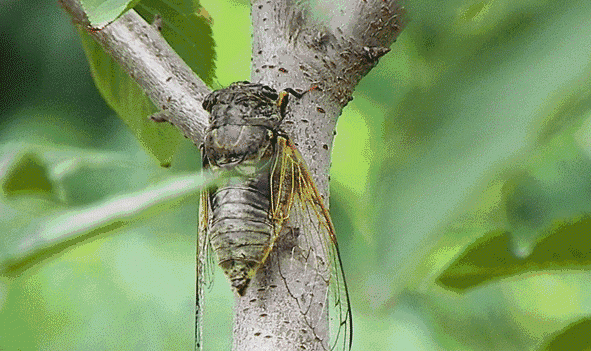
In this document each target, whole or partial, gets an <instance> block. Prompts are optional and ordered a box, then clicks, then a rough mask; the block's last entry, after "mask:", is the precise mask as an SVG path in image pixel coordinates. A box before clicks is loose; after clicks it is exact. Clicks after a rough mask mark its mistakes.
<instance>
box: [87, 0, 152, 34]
mask: <svg viewBox="0 0 591 351" xmlns="http://www.w3.org/2000/svg"><path fill="white" fill-rule="evenodd" d="M140 1H141V0H80V3H81V4H82V8H83V9H84V11H85V12H86V15H87V16H88V20H89V21H90V24H91V25H92V27H93V28H97V29H102V28H104V27H105V26H106V25H107V24H109V23H111V22H113V21H114V20H115V19H117V18H118V17H119V16H121V15H122V14H123V13H124V12H125V11H126V10H128V9H130V8H133V7H134V6H135V5H136V4H137V3H138V2H140Z"/></svg>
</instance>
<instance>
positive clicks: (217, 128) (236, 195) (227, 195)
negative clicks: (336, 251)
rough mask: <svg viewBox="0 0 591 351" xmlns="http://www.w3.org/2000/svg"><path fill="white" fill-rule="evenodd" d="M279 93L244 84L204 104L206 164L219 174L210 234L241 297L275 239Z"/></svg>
mask: <svg viewBox="0 0 591 351" xmlns="http://www.w3.org/2000/svg"><path fill="white" fill-rule="evenodd" d="M233 88H236V89H233ZM277 97H278V95H277V93H276V92H275V91H274V90H272V89H270V88H268V87H265V86H262V85H259V84H250V83H248V84H247V83H242V82H241V83H235V84H233V85H231V86H230V87H229V88H226V89H224V90H218V91H216V92H214V93H212V94H210V95H209V96H208V97H207V98H206V99H205V102H204V104H203V105H204V107H205V108H206V110H208V111H209V112H210V115H211V120H210V128H209V129H208V131H207V133H206V137H205V141H204V145H203V157H204V166H205V167H206V168H209V169H211V170H212V171H213V172H214V173H216V174H217V175H218V176H219V178H218V182H217V185H216V187H214V188H212V189H210V190H209V192H208V196H209V198H208V200H209V203H210V206H211V218H210V224H209V229H208V235H207V236H208V238H209V240H210V243H211V246H212V248H213V250H214V251H215V253H216V254H217V259H218V264H219V266H220V267H221V268H222V269H223V270H224V273H225V274H226V276H227V277H228V278H229V279H230V281H231V283H232V286H233V287H234V288H235V289H236V291H237V292H238V294H240V295H243V294H244V291H245V289H246V288H247V287H248V283H249V282H250V279H251V278H252V276H253V275H254V274H255V273H256V270H257V269H258V267H259V266H260V265H261V264H262V263H263V262H264V260H265V258H266V257H267V255H268V254H269V251H270V250H271V249H272V246H273V241H274V223H273V222H272V220H271V215H270V207H271V196H272V195H271V191H272V190H271V189H270V188H271V187H270V177H271V171H272V166H273V164H274V163H275V162H274V161H275V157H276V156H275V155H276V149H275V148H276V140H277V138H276V136H277V128H278V124H279V122H280V121H281V115H280V114H281V111H280V109H279V106H277V104H276V99H277Z"/></svg>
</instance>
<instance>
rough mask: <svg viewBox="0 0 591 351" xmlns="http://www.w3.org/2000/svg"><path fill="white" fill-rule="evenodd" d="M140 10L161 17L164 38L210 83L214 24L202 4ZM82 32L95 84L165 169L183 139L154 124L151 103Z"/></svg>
mask: <svg viewBox="0 0 591 351" xmlns="http://www.w3.org/2000/svg"><path fill="white" fill-rule="evenodd" d="M136 9H137V10H138V12H139V13H140V14H141V15H142V16H143V17H144V19H146V20H148V21H151V20H152V19H153V17H154V15H155V14H157V13H158V14H161V16H162V20H163V27H162V35H163V36H164V38H165V39H166V40H167V41H168V43H169V44H170V45H171V46H172V48H173V49H174V50H175V51H176V52H177V53H178V54H179V55H180V56H181V58H183V60H184V61H185V62H186V63H187V64H188V65H189V66H190V67H191V69H192V70H193V71H194V72H195V73H196V74H197V75H199V77H200V78H201V79H202V80H203V81H204V82H205V83H206V84H211V82H212V81H213V76H214V58H215V51H214V42H213V39H212V34H211V28H210V24H211V23H210V20H209V18H208V15H207V12H206V11H205V10H204V9H203V8H201V7H200V6H199V4H198V2H196V1H192V0H176V1H166V2H164V1H157V0H144V1H142V2H141V3H140V4H139V5H138V6H137V7H136ZM79 33H80V37H81V39H82V45H83V47H84V51H85V53H86V57H87V59H88V62H89V63H90V69H91V72H92V76H93V79H94V82H95V84H96V86H97V88H98V89H99V91H100V93H101V95H102V96H103V98H104V99H105V101H106V102H107V104H108V105H109V106H110V107H111V108H113V110H115V112H116V113H117V115H118V116H119V117H120V118H121V119H122V120H123V121H124V122H125V124H126V125H127V126H128V127H129V128H130V129H131V130H132V131H133V133H134V134H135V136H136V137H137V139H138V140H139V141H140V143H141V144H142V146H143V147H144V148H145V149H146V150H147V151H148V152H149V153H150V154H152V155H154V157H156V159H157V160H158V161H159V162H160V164H161V165H162V166H168V165H169V164H170V161H171V159H172V155H173V154H174V153H175V152H176V150H177V148H178V145H179V143H180V141H181V140H182V139H183V136H182V135H181V134H180V133H179V132H178V130H176V129H175V128H173V127H171V126H170V125H168V124H162V123H160V124H158V123H154V122H153V121H151V120H149V119H148V116H150V115H151V114H153V113H155V112H158V109H157V108H156V107H155V106H154V105H153V104H152V102H151V101H150V99H149V98H148V97H147V96H146V95H145V94H144V92H143V91H142V90H141V88H140V87H139V86H138V85H137V83H136V82H135V81H134V80H132V79H131V78H130V77H129V76H128V74H127V73H126V72H124V71H123V70H122V69H121V67H120V66H119V64H118V63H117V62H115V60H113V59H112V58H111V57H110V56H109V55H108V54H107V53H105V51H104V50H103V49H102V48H101V47H100V46H99V45H98V44H97V43H96V42H95V41H94V40H93V39H92V38H91V37H90V36H89V35H88V34H87V33H86V32H85V31H84V30H82V29H80V30H79Z"/></svg>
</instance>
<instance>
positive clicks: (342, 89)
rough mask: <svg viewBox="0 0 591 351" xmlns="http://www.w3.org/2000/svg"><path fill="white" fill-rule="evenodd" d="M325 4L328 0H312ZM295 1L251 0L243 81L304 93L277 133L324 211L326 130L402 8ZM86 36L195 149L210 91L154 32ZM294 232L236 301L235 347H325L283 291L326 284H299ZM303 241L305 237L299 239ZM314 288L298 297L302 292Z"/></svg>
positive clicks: (318, 330) (351, 1)
mask: <svg viewBox="0 0 591 351" xmlns="http://www.w3.org/2000/svg"><path fill="white" fill-rule="evenodd" d="M320 1H327V2H328V0H319V2H320ZM60 2H61V3H62V6H63V7H64V8H65V9H66V10H67V11H68V12H69V13H70V14H71V15H72V17H73V18H74V22H75V23H77V24H82V25H83V26H88V21H87V19H86V16H85V15H84V13H83V11H82V10H81V7H80V5H79V2H78V0H60ZM309 4H310V2H308V1H300V0H252V24H253V43H252V47H253V55H252V71H251V73H252V79H251V81H252V82H257V83H263V84H267V85H269V86H271V87H273V88H275V89H277V90H278V91H279V90H282V89H285V88H292V89H296V90H298V89H299V90H301V91H307V93H306V94H304V95H303V97H302V98H301V99H295V98H292V99H291V103H290V104H289V106H288V110H289V113H288V116H287V118H286V120H285V121H284V123H283V125H282V128H283V129H284V130H285V131H286V132H287V134H288V135H289V136H290V137H291V138H292V140H293V141H294V143H295V144H296V146H297V147H298V149H299V150H300V152H301V153H302V155H303V157H304V159H305V160H306V162H307V164H308V167H309V170H310V173H311V175H312V177H313V178H314V180H315V182H316V185H317V187H318V190H319V191H320V193H321V194H322V195H323V196H324V201H325V205H328V181H329V176H328V175H329V168H330V153H331V149H332V142H333V137H334V134H335V125H336V121H337V118H338V116H339V115H340V113H341V111H342V109H343V107H344V106H345V105H346V104H347V103H348V102H349V101H350V100H351V99H352V92H353V90H354V88H355V86H356V85H357V83H358V82H359V80H360V79H361V78H362V77H363V76H365V74H367V72H369V70H371V69H372V68H373V67H374V66H375V64H376V63H377V61H378V59H379V58H380V57H381V56H382V55H384V54H385V53H387V52H388V51H389V46H390V45H391V44H392V43H393V42H394V41H395V39H396V37H397V36H398V34H399V33H400V31H401V30H402V27H403V23H402V22H401V16H402V14H403V8H402V7H401V6H400V5H399V4H398V3H397V2H396V1H394V0H342V1H332V4H331V6H333V10H332V12H331V13H330V14H328V15H327V16H326V17H324V18H323V17H319V16H315V12H314V11H313V10H312V9H311V8H309V7H307V6H309ZM89 33H90V34H91V35H92V36H93V37H94V39H95V40H97V42H99V43H100V44H101V45H102V46H103V47H104V48H105V49H106V51H108V52H110V53H111V55H112V56H113V57H114V58H115V59H116V60H117V61H118V62H119V63H120V64H121V65H122V66H123V68H124V69H125V70H126V71H127V72H128V73H129V74H130V75H131V76H132V77H133V78H134V79H135V80H136V81H137V82H138V83H139V84H140V86H142V88H143V89H144V90H145V91H146V93H147V94H148V96H149V97H150V98H151V99H152V101H153V102H154V104H155V105H156V106H159V107H160V108H161V109H162V110H163V112H162V113H160V114H158V115H156V116H154V118H153V119H154V120H155V121H169V122H171V123H173V124H174V125H175V126H176V127H178V128H179V129H180V130H181V131H182V133H183V134H184V135H185V136H187V137H188V138H190V139H192V140H193V142H194V143H195V144H196V145H199V144H201V142H202V138H203V131H204V129H205V126H206V124H207V120H208V116H207V113H206V112H205V111H204V110H203V109H202V108H201V102H202V101H203V98H204V96H205V95H206V94H208V93H209V92H210V91H209V89H208V88H207V87H206V86H205V84H203V83H202V82H201V81H200V80H199V78H198V77H197V76H196V75H194V74H193V73H192V71H191V70H190V68H189V67H188V66H187V65H185V64H184V62H182V60H181V59H180V58H179V57H178V56H177V55H176V54H175V53H174V52H173V51H172V49H171V48H170V47H169V46H168V44H167V43H166V42H165V41H164V40H163V39H162V37H161V36H160V35H159V33H158V31H157V30H156V29H155V28H153V27H152V26H150V25H149V24H147V23H146V22H145V21H143V19H141V18H140V17H139V16H138V15H137V14H136V13H135V12H134V11H129V12H128V13H127V14H126V15H124V16H122V17H121V18H120V19H118V20H117V21H115V22H113V23H111V24H110V25H108V26H107V27H105V28H103V29H101V30H100V31H92V30H90V31H89ZM298 230H299V228H291V229H290V228H286V230H285V231H284V232H285V233H286V234H285V235H283V237H282V238H281V239H280V240H279V242H278V243H277V244H276V249H275V250H274V251H273V252H272V254H271V255H270V257H269V259H268V260H267V263H266V264H265V266H264V267H262V269H260V271H259V273H257V275H256V276H255V277H254V279H253V281H252V282H251V286H250V287H249V288H248V289H247V292H246V295H245V296H243V297H237V304H236V309H235V310H236V316H235V327H234V350H247V351H252V350H281V351H291V350H324V349H326V348H327V347H328V345H329V343H328V340H329V338H330V335H329V327H328V318H327V313H326V308H324V307H323V305H322V304H319V305H318V307H317V309H316V310H315V311H312V312H311V314H313V315H314V318H315V319H316V318H317V319H318V320H323V321H326V323H324V322H320V323H319V324H316V325H315V326H314V327H310V326H309V325H308V323H306V321H305V320H304V319H303V315H302V313H300V312H299V309H298V306H297V303H296V300H295V299H294V298H293V297H292V296H290V293H289V292H288V290H287V288H286V284H288V285H289V284H295V285H297V284H300V286H301V287H302V289H303V291H302V294H304V295H305V294H311V295H315V296H324V294H326V289H327V287H326V286H321V285H322V284H310V285H306V284H301V281H307V280H313V279H314V277H302V274H301V273H302V271H303V270H305V269H303V268H302V267H305V262H293V254H292V252H291V251H290V250H291V249H293V248H294V247H295V246H298V245H301V243H298V242H296V241H298V240H299V239H298V236H299V237H302V235H303V234H302V233H299V235H291V234H293V233H298ZM304 235H305V234H304ZM312 286H313V287H314V288H315V290H314V291H305V289H306V288H307V287H312Z"/></svg>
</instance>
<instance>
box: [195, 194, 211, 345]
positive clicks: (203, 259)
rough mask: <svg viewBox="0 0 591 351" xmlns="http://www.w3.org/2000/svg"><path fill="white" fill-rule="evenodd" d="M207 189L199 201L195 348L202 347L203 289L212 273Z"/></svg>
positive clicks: (209, 282) (209, 204)
mask: <svg viewBox="0 0 591 351" xmlns="http://www.w3.org/2000/svg"><path fill="white" fill-rule="evenodd" d="M209 199H210V197H209V190H208V189H204V190H202V191H201V201H200V203H199V233H198V235H197V261H196V263H197V264H196V273H197V274H196V282H195V285H196V286H195V287H196V294H195V298H196V304H195V350H196V351H197V350H202V349H203V307H204V302H205V301H204V290H205V288H209V287H211V284H212V282H213V275H214V265H215V263H214V261H213V251H212V248H211V244H210V240H209V227H210V213H211V203H210V200H209Z"/></svg>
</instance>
